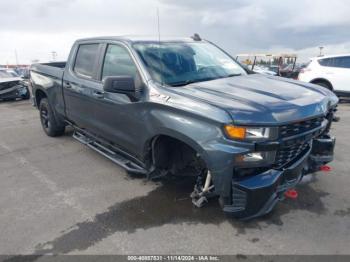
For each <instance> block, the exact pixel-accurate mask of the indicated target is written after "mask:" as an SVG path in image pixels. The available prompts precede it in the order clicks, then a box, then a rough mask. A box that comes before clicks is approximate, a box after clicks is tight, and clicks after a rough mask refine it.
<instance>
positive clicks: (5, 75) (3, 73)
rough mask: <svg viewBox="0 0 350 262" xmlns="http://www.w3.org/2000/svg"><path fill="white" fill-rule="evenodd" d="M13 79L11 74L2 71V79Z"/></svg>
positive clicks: (0, 76) (0, 75) (0, 73)
mask: <svg viewBox="0 0 350 262" xmlns="http://www.w3.org/2000/svg"><path fill="white" fill-rule="evenodd" d="M10 77H13V76H12V75H11V74H10V73H8V72H6V71H5V70H0V78H10Z"/></svg>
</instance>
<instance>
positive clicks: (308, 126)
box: [280, 116, 324, 138]
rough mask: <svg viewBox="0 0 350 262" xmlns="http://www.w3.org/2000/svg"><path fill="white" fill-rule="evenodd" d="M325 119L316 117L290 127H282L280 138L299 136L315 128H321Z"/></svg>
mask: <svg viewBox="0 0 350 262" xmlns="http://www.w3.org/2000/svg"><path fill="white" fill-rule="evenodd" d="M323 120H324V117H323V116H321V117H316V118H312V119H309V120H305V121H301V122H296V123H292V124H288V125H284V126H281V127H280V137H282V138H284V137H289V136H294V135H298V134H301V133H304V132H307V131H309V130H312V129H314V128H317V127H319V126H321V124H322V121H323Z"/></svg>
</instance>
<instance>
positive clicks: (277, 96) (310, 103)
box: [173, 74, 338, 125]
mask: <svg viewBox="0 0 350 262" xmlns="http://www.w3.org/2000/svg"><path fill="white" fill-rule="evenodd" d="M173 91H174V92H176V93H180V94H181V95H182V96H186V97H188V98H191V99H194V100H197V101H198V100H199V101H201V102H205V103H209V104H211V105H213V106H216V107H220V108H221V109H223V110H225V111H226V112H228V113H229V114H230V115H231V117H232V119H233V121H234V123H237V124H259V125H260V124H267V125H277V124H281V123H285V122H292V121H298V120H301V119H305V118H309V117H313V116H316V115H322V114H326V113H327V112H328V110H329V108H330V107H333V106H335V105H336V104H337V102H338V98H337V97H336V96H335V95H334V93H333V92H331V91H329V90H327V89H325V88H323V87H319V86H316V85H312V84H307V83H303V82H299V81H295V80H290V79H286V78H281V77H273V76H263V75H259V74H252V75H247V76H237V77H230V78H223V79H217V80H212V81H207V82H199V83H194V84H190V85H187V86H184V87H174V89H173Z"/></svg>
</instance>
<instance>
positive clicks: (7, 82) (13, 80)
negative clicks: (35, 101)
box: [0, 69, 30, 101]
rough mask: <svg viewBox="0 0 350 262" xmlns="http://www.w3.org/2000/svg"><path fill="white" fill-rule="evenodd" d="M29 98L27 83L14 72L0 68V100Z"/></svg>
mask: <svg viewBox="0 0 350 262" xmlns="http://www.w3.org/2000/svg"><path fill="white" fill-rule="evenodd" d="M17 98H21V99H29V98H30V91H29V89H28V86H27V84H26V83H25V82H24V81H23V80H22V78H21V77H19V76H18V75H17V74H16V72H14V71H10V72H9V71H8V70H7V69H0V101H1V100H2V101H9V100H16V99H17Z"/></svg>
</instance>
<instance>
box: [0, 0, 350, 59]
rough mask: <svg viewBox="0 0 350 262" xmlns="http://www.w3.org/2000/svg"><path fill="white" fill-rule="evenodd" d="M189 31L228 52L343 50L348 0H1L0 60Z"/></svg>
mask: <svg viewBox="0 0 350 262" xmlns="http://www.w3.org/2000/svg"><path fill="white" fill-rule="evenodd" d="M157 8H159V12H160V24H161V26H160V31H161V35H163V36H190V35H192V34H193V33H194V32H197V33H199V34H200V35H201V36H202V37H203V38H206V39H209V40H211V41H214V42H215V43H217V44H218V45H219V46H221V47H223V48H224V49H226V50H227V51H229V52H230V53H231V54H232V55H235V54H237V53H242V52H271V51H272V52H296V53H298V54H299V56H300V58H301V59H302V60H307V59H308V57H312V56H316V55H317V52H318V48H317V47H318V46H325V53H326V54H334V53H346V52H348V53H350V1H349V0H331V1H330V0H327V1H326V0H313V1H312V0H298V1H296V0H265V1H259V0H250V1H243V0H221V1H220V0H216V1H215V0H212V1H211V0H132V1H131V0H129V1H127V0H124V1H122V0H106V1H102V0H100V1H97V0H96V1H94V0H23V1H21V0H0V64H6V63H15V62H16V58H15V57H16V56H15V53H16V52H17V55H18V60H19V63H30V62H31V61H32V60H34V59H39V60H40V61H41V62H46V61H49V60H50V59H51V54H50V53H51V51H56V52H57V54H58V56H57V60H65V59H66V58H67V56H68V53H69V50H70V47H71V45H72V43H73V42H74V40H75V39H77V38H82V37H90V36H98V35H125V34H128V35H129V34H132V35H155V34H157V18H156V13H157V11H156V10H157Z"/></svg>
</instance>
